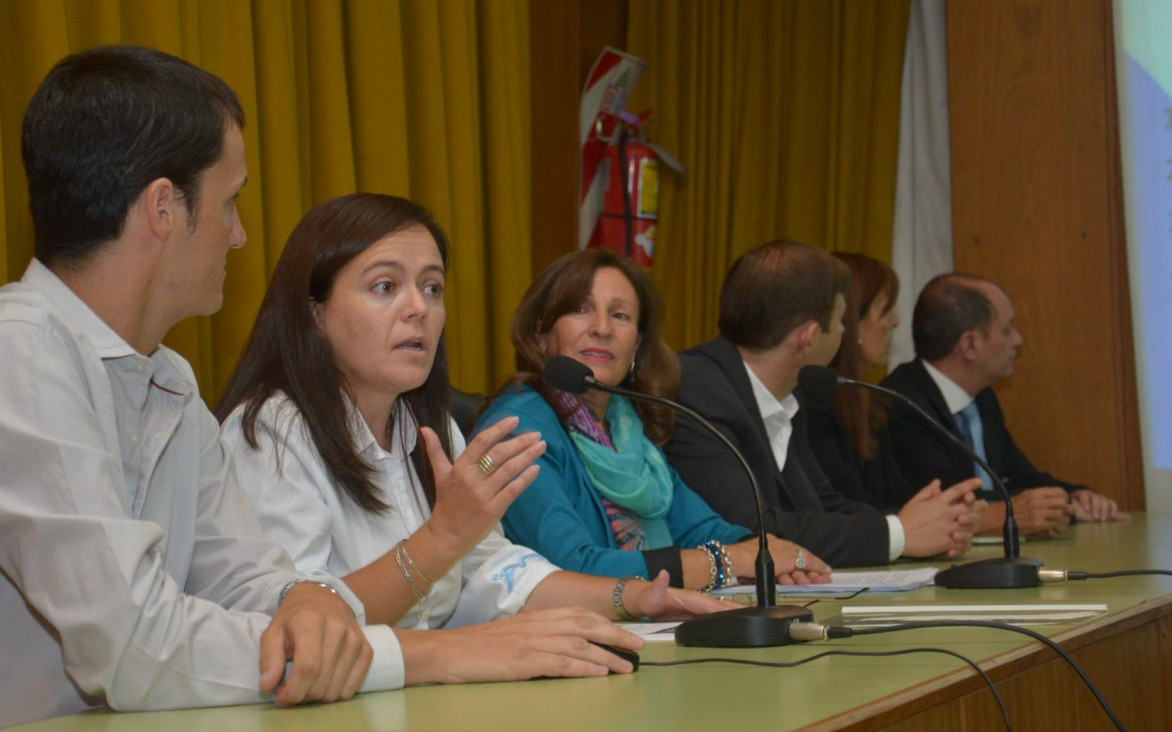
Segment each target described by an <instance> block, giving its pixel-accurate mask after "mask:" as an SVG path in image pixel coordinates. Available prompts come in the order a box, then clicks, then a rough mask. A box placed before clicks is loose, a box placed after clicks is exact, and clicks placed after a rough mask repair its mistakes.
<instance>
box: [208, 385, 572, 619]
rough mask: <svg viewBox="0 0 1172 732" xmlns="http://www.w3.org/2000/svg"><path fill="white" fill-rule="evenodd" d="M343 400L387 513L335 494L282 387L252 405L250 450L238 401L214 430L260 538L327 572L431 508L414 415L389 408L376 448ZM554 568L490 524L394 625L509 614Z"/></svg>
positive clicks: (371, 550) (386, 546) (362, 557)
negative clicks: (390, 418)
mask: <svg viewBox="0 0 1172 732" xmlns="http://www.w3.org/2000/svg"><path fill="white" fill-rule="evenodd" d="M346 404H347V407H348V408H349V410H350V419H351V422H352V424H353V428H352V429H353V432H354V434H355V435H357V441H358V448H359V454H360V455H361V456H362V458H363V459H364V460H366V462H367V463H368V464H370V465H372V466H374V468H375V470H376V478H375V479H376V481H377V482H378V485H379V488H380V489H381V491H382V492H381V495H380V497H381V498H382V499H383V501H384V502H385V503H386V504H387V505H389V506H390V510H388V511H387V512H386V513H383V514H372V513H367V512H365V511H363V510H362V509H361V508H359V507H358V506H356V505H355V504H354V503H353V502H352V501H350V500H349V499H348V498H346V497H344V496H343V495H341V494H339V492H338V490H337V489H336V488H335V485H334V481H333V479H332V478H331V477H330V475H329V473H328V472H327V470H326V467H325V464H324V463H323V462H322V460H321V457H320V455H319V453H318V451H317V448H316V447H315V446H314V444H313V441H312V439H311V438H310V436H309V431H308V429H307V428H306V426H305V421H304V420H303V419H302V416H301V412H300V411H299V410H298V409H297V407H296V406H294V405H293V403H292V402H291V401H289V399H288V398H287V397H286V396H284V395H283V394H278V395H275V396H273V397H270V398H269V400H268V401H266V402H265V403H264V405H263V406H262V407H261V410H260V412H259V415H258V418H257V422H256V438H257V442H258V443H259V444H260V449H259V450H253V449H252V447H251V446H250V445H249V444H248V442H247V441H246V440H245V439H244V434H243V432H242V430H241V416H242V415H243V411H244V410H243V408H238V409H236V410H235V411H234V412H233V413H232V414H231V415H230V416H229V417H228V419H227V420H226V421H225V422H224V425H223V433H222V434H223V440H224V442H225V444H226V445H227V447H228V449H229V450H230V451H231V452H232V453H233V456H234V458H235V462H236V470H237V472H238V474H239V478H240V485H241V487H243V489H244V491H245V493H246V494H247V495H248V497H249V499H251V501H252V504H253V506H254V507H255V508H256V514H257V517H258V518H259V519H260V522H261V525H262V526H263V527H264V529H265V531H266V532H267V533H268V535H269V537H270V538H272V539H273V540H275V541H276V542H277V543H279V544H281V545H282V546H284V547H285V549H286V550H287V551H288V552H289V554H291V555H292V557H293V561H294V563H295V564H296V565H297V567H298V569H301V570H303V571H304V570H310V569H320V570H325V571H326V572H329V573H330V574H333V575H334V576H335V577H345V576H346V575H348V574H350V573H351V572H354V571H356V570H358V569H361V568H362V567H365V566H367V565H368V564H371V563H372V562H374V561H375V560H376V559H378V558H379V557H381V556H383V555H384V554H386V553H387V552H389V551H391V550H392V549H394V547H395V544H397V543H398V542H399V540H400V539H406V538H407V537H408V536H410V535H411V534H413V533H414V532H415V531H416V530H418V529H419V528H420V527H421V526H423V524H424V522H425V521H427V519H428V517H429V516H430V515H431V511H430V509H429V508H428V506H427V500H426V498H425V497H424V495H423V489H422V486H421V485H420V483H419V479H418V477H416V475H415V469H414V467H413V466H412V464H411V459H410V454H411V451H412V450H413V449H414V447H415V440H416V426H415V422H414V420H413V419H411V417H410V416H409V415H408V414H407V411H406V410H405V409H400V408H396V414H395V423H396V430H395V436H394V440H393V441H392V448H393V449H392V450H391V451H390V452H388V451H386V450H383V449H382V448H381V447H379V445H378V443H377V442H376V441H375V439H374V435H373V434H371V432H370V429H369V428H368V427H367V425H366V422H364V421H363V419H362V417H361V415H360V414H359V413H358V410H357V409H356V408H355V407H354V406H353V404H352V402H350V400H349V399H347V400H346ZM451 431H452V443H453V444H452V450H453V452H454V453H455V454H456V455H459V454H460V453H461V452H463V450H464V438H463V436H462V435H461V434H460V430H459V429H458V428H457V427H456V424H455V422H452V424H451ZM416 561H417V562H418V560H416ZM391 571H398V569H397V568H395V569H393V570H391ZM555 571H557V567H555V566H554V565H552V564H550V563H549V562H548V561H547V560H546V559H545V558H543V557H542V556H541V555H539V554H537V553H536V552H534V551H533V550H531V549H527V548H525V547H522V546H518V545H516V544H513V543H512V542H510V541H509V540H508V539H506V538H505V537H504V533H503V532H502V531H501V528H500V525H499V524H498V525H497V526H496V527H495V528H494V529H493V530H492V532H491V533H489V535H488V536H487V537H485V538H484V540H483V541H481V542H480V543H479V544H477V545H476V547H475V548H474V549H473V550H472V551H471V552H469V553H468V554H467V555H466V556H465V557H464V558H463V559H462V560H460V562H459V563H458V564H456V565H455V566H454V567H452V569H451V571H449V572H448V574H446V575H445V576H444V577H442V578H441V579H440V580H439V581H437V582H436V583H435V585H434V586H433V587H432V590H431V592H430V593H428V595H427V597H426V598H424V600H422V601H421V602H418V603H416V604H415V606H413V607H412V608H411V609H410V610H409V611H408V612H407V613H406V614H405V615H404V616H403V617H402V618H401V619H400V620H399V621H398V622H397V623H395V626H396V627H400V628H420V629H422V628H443V627H446V626H451V627H459V626H464V625H474V624H477V623H483V622H487V621H490V620H495V619H497V618H501V617H505V616H508V615H513V614H516V613H517V612H518V611H519V610H520V609H521V607H522V606H523V605H524V604H525V601H526V600H527V599H528V597H529V593H530V592H532V591H533V588H534V587H536V586H537V585H538V583H540V582H541V581H542V580H543V579H545V578H546V577H547V576H549V575H550V574H551V573H553V572H555ZM416 581H417V582H419V580H418V579H416Z"/></svg>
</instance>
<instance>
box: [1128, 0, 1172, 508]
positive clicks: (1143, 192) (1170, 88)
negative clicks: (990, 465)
mask: <svg viewBox="0 0 1172 732" xmlns="http://www.w3.org/2000/svg"><path fill="white" fill-rule="evenodd" d="M1114 14H1115V53H1116V73H1117V75H1118V89H1119V136H1120V144H1121V147H1122V150H1121V152H1122V158H1123V195H1124V205H1125V211H1126V217H1127V218H1126V222H1127V250H1128V266H1129V273H1130V280H1131V307H1132V321H1133V323H1134V327H1135V348H1136V368H1137V372H1138V373H1137V377H1138V388H1139V402H1140V419H1141V430H1142V432H1143V454H1144V481H1145V483H1146V484H1147V507H1148V510H1149V511H1172V2H1169V0H1115V6H1114Z"/></svg>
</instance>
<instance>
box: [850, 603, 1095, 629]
mask: <svg viewBox="0 0 1172 732" xmlns="http://www.w3.org/2000/svg"><path fill="white" fill-rule="evenodd" d="M1105 612H1107V606H1106V605H1101V604H1085V605H1060V604H1054V603H1050V604H1041V605H1026V604H1013V603H1008V604H1001V605H885V606H878V605H870V606H865V605H864V606H858V607H851V606H849V605H847V606H845V607H843V608H842V618H843V620H845V621H846V624H847V625H851V626H860V625H893V624H895V623H907V622H917V621H929V620H991V621H996V622H999V623H1014V624H1017V625H1040V624H1044V623H1073V622H1075V621H1078V620H1086V619H1088V618H1092V617H1094V616H1096V615H1100V614H1102V613H1105Z"/></svg>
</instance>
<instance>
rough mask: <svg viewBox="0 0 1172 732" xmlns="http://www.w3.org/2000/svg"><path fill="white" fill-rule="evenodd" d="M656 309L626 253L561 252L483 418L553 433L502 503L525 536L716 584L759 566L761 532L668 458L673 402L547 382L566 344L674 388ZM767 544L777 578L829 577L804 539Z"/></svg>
mask: <svg viewBox="0 0 1172 732" xmlns="http://www.w3.org/2000/svg"><path fill="white" fill-rule="evenodd" d="M662 318H663V306H662V304H661V302H660V299H659V295H658V293H657V292H656V290H655V287H654V284H653V283H652V282H651V279H650V278H649V277H648V276H647V275H646V274H644V272H643V271H642V270H641V269H639V267H637V266H636V265H635V264H633V263H632V262H630V260H627V259H622V258H620V257H618V256H617V255H615V254H613V253H611V252H609V251H606V250H598V249H594V250H586V251H581V252H576V253H574V254H568V255H566V256H564V257H562V258H561V259H559V260H557V261H556V262H554V263H553V264H551V265H550V266H549V267H547V268H546V269H545V271H544V272H542V273H541V275H540V276H539V277H538V278H537V281H536V282H534V283H533V285H532V286H530V288H529V291H528V292H527V293H526V294H525V297H524V298H523V299H522V301H521V305H520V307H519V309H518V310H517V314H516V315H515V316H514V318H513V324H512V329H511V333H510V335H511V337H512V341H513V346H514V348H515V349H516V354H517V370H518V372H519V373H518V374H517V376H516V377H515V378H514V380H513V382H512V383H511V384H510V385H508V386H506V387H505V388H504V389H503V390H502V391H501V392H500V393H499V394H497V395H496V397H495V398H494V399H493V400H492V401H491V402H490V403H489V405H488V407H487V408H486V409H485V411H484V413H483V414H482V415H481V417H480V420H479V422H478V424H477V427H478V429H491V427H490V425H493V424H495V423H498V420H500V419H502V418H507V417H513V418H516V419H519V420H520V423H519V425H518V427H517V428H516V430H515V434H524V433H526V432H538V433H540V434H541V435H542V437H543V438H544V440H545V442H546V444H547V448H546V451H545V452H544V453H543V454H542V455H541V456H540V457H539V458H538V460H537V464H538V465H539V466H540V468H541V473H540V474H539V475H538V476H537V478H536V479H535V480H534V482H533V484H532V485H530V486H529V488H528V489H527V490H526V491H525V492H524V493H523V494H522V495H521V496H520V497H519V498H518V499H517V500H516V501H514V502H513V505H512V506H511V507H510V508H509V510H508V511H507V512H506V513H505V518H504V522H503V523H504V526H505V530H506V532H507V533H508V535H509V536H510V537H511V538H512V539H513V540H514V541H516V542H517V543H519V544H524V545H526V546H530V547H533V548H534V549H536V550H537V551H539V552H541V553H542V554H544V555H545V556H548V557H550V559H551V560H552V561H554V562H556V563H558V564H559V566H564V567H568V568H571V569H574V570H577V571H579V572H585V573H587V574H596V575H603V576H609V577H625V576H631V577H653V576H657V575H659V574H661V573H662V572H663V571H664V570H666V571H667V573H668V575H669V576H670V577H671V584H672V585H673V586H676V587H688V588H695V589H714V588H719V587H721V586H724V585H726V584H731V583H732V582H734V581H735V578H736V577H752V576H753V573H754V570H753V565H754V560H755V558H756V553H757V542H756V541H755V540H754V539H752V537H753V532H752V531H750V530H749V529H746V528H744V527H741V526H734V525H732V524H729V523H728V522H726V521H725V520H724V519H722V518H721V517H720V516H718V515H717V514H716V513H715V512H714V511H712V509H711V508H709V507H708V505H707V504H706V503H704V501H703V500H702V499H701V498H699V497H698V496H697V495H696V494H695V493H694V492H693V491H692V490H691V489H690V488H688V486H686V485H684V483H683V481H681V480H680V477H679V475H677V474H676V472H675V471H674V470H672V468H671V467H670V466H669V465H668V464H667V461H666V459H665V457H664V455H663V451H662V450H661V449H660V447H659V445H661V444H662V443H664V442H666V441H667V440H668V438H669V437H670V436H671V432H672V418H673V415H672V412H671V411H669V410H667V409H665V408H663V407H658V406H654V405H649V404H646V403H643V402H631V401H628V400H627V399H625V398H624V397H620V396H611V395H608V394H606V393H603V392H600V391H590V392H588V393H586V394H585V395H583V396H575V395H572V394H568V393H565V392H561V391H558V390H556V389H553V388H552V387H549V386H547V385H545V384H544V383H543V382H542V379H541V374H542V372H543V371H544V369H545V364H546V362H547V361H548V360H549V359H550V358H551V357H553V356H555V355H561V356H568V357H570V358H573V359H575V360H577V361H579V362H581V363H584V364H586V365H587V366H589V367H590V369H591V371H592V372H593V374H594V378H595V379H597V380H598V381H600V382H602V383H604V384H608V385H610V386H619V385H620V384H621V385H623V386H625V387H627V388H631V389H635V390H638V391H642V392H645V393H648V394H653V395H657V396H668V397H670V396H673V395H674V393H675V389H676V386H677V385H678V383H679V366H678V364H677V363H676V359H675V354H674V353H672V351H671V349H669V348H668V346H667V344H666V343H664V341H663V339H662V336H661V335H660V334H661V322H662ZM684 547H688V548H684ZM690 547H696V548H690ZM770 550H771V552H772V554H773V559H774V563H775V566H776V568H777V571H778V573H779V574H778V579H779V580H780V581H781V582H783V583H787V584H792V583H795V582H796V583H808V582H811V581H814V582H818V581H825V580H826V579H828V575H829V568H828V567H827V566H826V565H825V564H824V563H823V562H822V561H821V560H820V559H818V558H816V557H814V556H813V555H812V554H810V553H808V552H806V551H805V550H804V549H802V548H801V547H798V546H797V545H795V544H792V543H790V542H787V541H783V540H781V539H778V538H776V537H772V536H771V537H770ZM803 568H804V570H805V571H803Z"/></svg>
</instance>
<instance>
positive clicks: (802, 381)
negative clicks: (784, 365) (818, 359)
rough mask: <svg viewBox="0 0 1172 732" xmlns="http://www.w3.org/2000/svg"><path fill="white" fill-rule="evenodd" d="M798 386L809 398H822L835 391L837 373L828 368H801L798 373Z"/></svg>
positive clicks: (837, 384) (837, 385)
mask: <svg viewBox="0 0 1172 732" xmlns="http://www.w3.org/2000/svg"><path fill="white" fill-rule="evenodd" d="M798 386H800V387H802V391H804V392H806V393H807V394H809V395H811V396H823V395H826V394H829V393H830V392H832V391H834V390H835V389H837V388H838V387H839V386H841V384H840V383H839V381H838V371H837V370H836V369H832V368H830V367H829V366H812V365H811V366H803V367H802V370H801V371H799V372H798Z"/></svg>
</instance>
